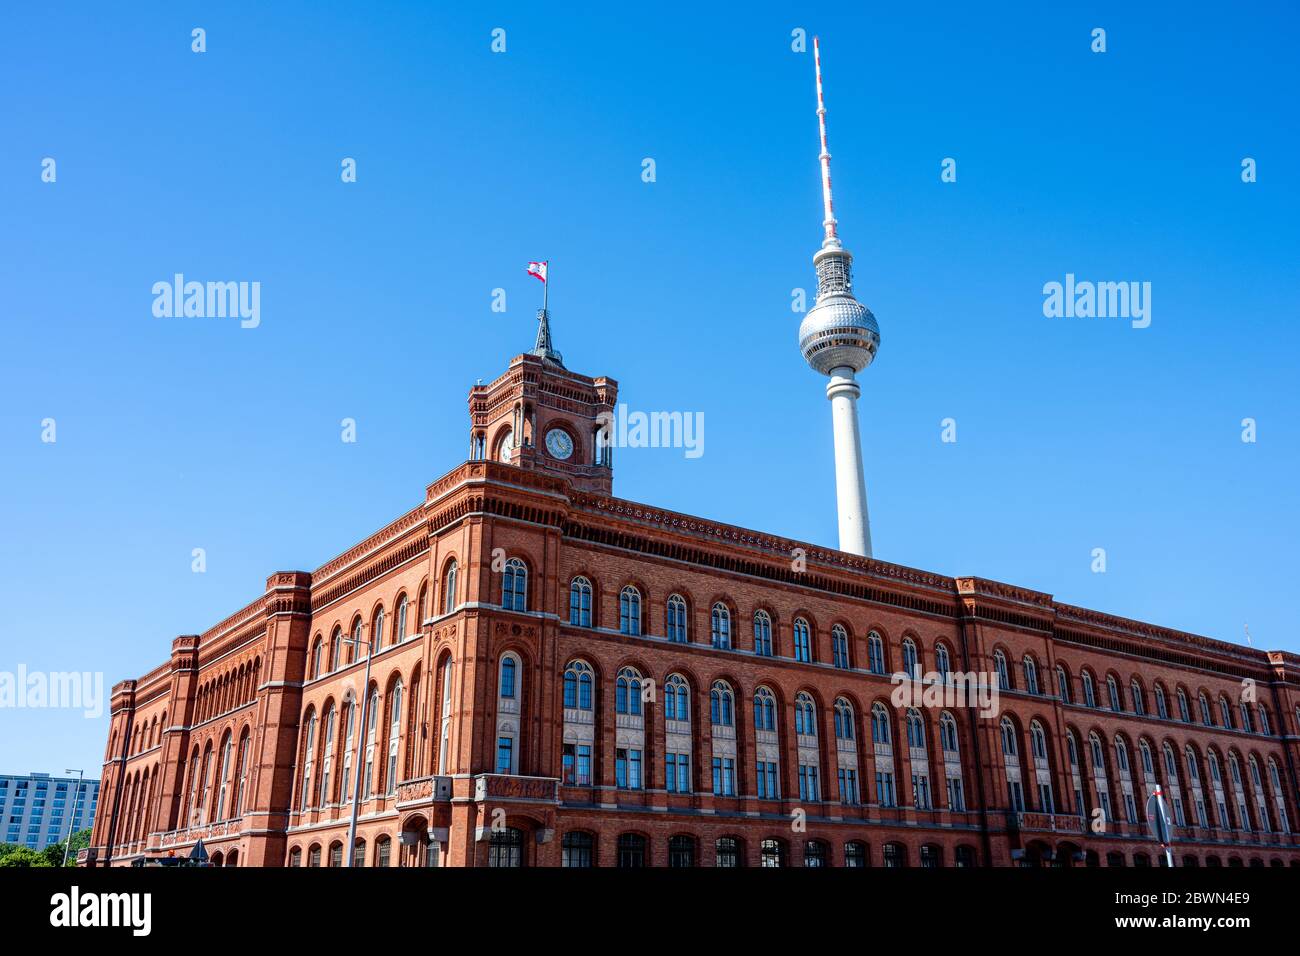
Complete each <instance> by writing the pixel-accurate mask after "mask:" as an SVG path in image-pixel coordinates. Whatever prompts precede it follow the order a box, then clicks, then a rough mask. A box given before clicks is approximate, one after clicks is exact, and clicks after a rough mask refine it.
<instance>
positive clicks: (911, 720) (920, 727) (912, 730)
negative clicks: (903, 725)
mask: <svg viewBox="0 0 1300 956" xmlns="http://www.w3.org/2000/svg"><path fill="white" fill-rule="evenodd" d="M907 746H908V747H910V748H911V749H913V750H924V749H925V721H924V720H922V719H921V712H920V711H918V710H917V709H916V708H914V707H909V708H908V710H907Z"/></svg>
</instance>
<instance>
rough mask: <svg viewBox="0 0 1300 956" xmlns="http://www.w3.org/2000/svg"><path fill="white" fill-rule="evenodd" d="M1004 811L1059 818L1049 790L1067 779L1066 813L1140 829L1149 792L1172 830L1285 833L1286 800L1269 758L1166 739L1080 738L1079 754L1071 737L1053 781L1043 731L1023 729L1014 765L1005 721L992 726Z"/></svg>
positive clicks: (1035, 726) (1013, 727)
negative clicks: (1025, 746)
mask: <svg viewBox="0 0 1300 956" xmlns="http://www.w3.org/2000/svg"><path fill="white" fill-rule="evenodd" d="M999 736H1000V739H1001V751H1002V759H1003V769H1004V774H1005V779H1006V787H1007V806H1008V807H1009V808H1010V809H1012V810H1016V811H1025V810H1028V809H1033V810H1037V811H1038V812H1041V813H1057V812H1062V808H1061V807H1060V806H1059V805H1058V801H1057V797H1056V791H1055V787H1056V785H1057V782H1058V781H1060V780H1067V781H1068V782H1069V786H1070V787H1071V790H1072V793H1071V797H1072V801H1071V803H1072V805H1073V808H1074V809H1073V812H1074V813H1076V814H1084V813H1088V814H1091V813H1092V812H1093V811H1094V810H1098V809H1099V810H1100V811H1101V819H1102V820H1103V821H1117V822H1124V823H1128V824H1133V825H1137V824H1145V823H1146V822H1147V818H1148V809H1147V802H1148V800H1149V799H1150V797H1151V795H1152V794H1153V793H1154V792H1155V790H1156V789H1157V788H1160V789H1161V792H1162V798H1163V799H1164V800H1166V801H1168V804H1169V806H1168V811H1169V812H1170V815H1171V816H1172V818H1173V822H1174V824H1175V825H1176V826H1178V827H1189V826H1190V827H1200V828H1206V829H1225V830H1229V829H1231V830H1242V831H1246V832H1262V833H1289V832H1290V830H1291V824H1290V819H1289V814H1288V812H1287V806H1288V801H1287V797H1286V791H1285V788H1284V786H1283V783H1282V774H1281V770H1280V767H1279V765H1278V762H1277V760H1276V758H1275V757H1273V756H1272V755H1270V756H1268V757H1261V756H1259V755H1257V754H1253V753H1252V754H1249V755H1246V757H1245V759H1244V763H1245V768H1246V769H1245V771H1243V769H1242V764H1243V760H1242V757H1241V755H1239V754H1238V753H1237V752H1236V751H1235V750H1230V751H1228V754H1227V758H1226V766H1227V770H1226V775H1225V770H1224V769H1223V767H1224V758H1223V757H1221V756H1220V752H1219V750H1218V749H1217V748H1215V747H1213V746H1211V747H1208V748H1207V749H1206V751H1205V756H1204V757H1203V758H1202V756H1201V752H1200V750H1199V748H1198V747H1197V746H1196V745H1195V744H1192V743H1188V744H1186V745H1184V746H1182V747H1181V748H1180V747H1179V745H1178V744H1176V743H1174V742H1173V741H1170V740H1166V741H1165V742H1164V743H1163V744H1161V745H1159V747H1158V748H1157V745H1156V743H1155V741H1153V740H1151V739H1150V738H1147V737H1140V738H1139V739H1138V742H1137V746H1136V750H1134V749H1133V745H1132V743H1131V741H1130V740H1129V739H1128V738H1127V737H1126V736H1125V735H1124V734H1122V733H1120V734H1115V735H1114V736H1113V738H1112V739H1111V740H1110V741H1109V742H1106V741H1105V738H1104V736H1103V735H1102V734H1101V733H1100V732H1099V731H1092V732H1090V733H1089V734H1088V735H1087V738H1086V750H1083V749H1081V740H1082V738H1080V737H1079V736H1078V732H1077V731H1076V730H1075V729H1073V728H1069V729H1067V731H1066V735H1065V745H1066V759H1067V763H1068V766H1067V767H1066V768H1065V773H1064V774H1059V775H1058V774H1057V773H1056V770H1055V767H1056V762H1055V754H1054V752H1053V750H1052V748H1051V746H1050V744H1049V736H1048V734H1047V732H1046V731H1045V730H1044V725H1043V723H1042V722H1041V721H1039V720H1038V719H1037V718H1035V719H1033V720H1031V721H1030V724H1029V752H1028V754H1027V755H1025V757H1026V759H1025V761H1024V765H1023V766H1022V760H1021V757H1022V748H1021V745H1020V729H1019V726H1018V724H1017V722H1016V721H1015V719H1014V718H1012V717H1011V716H1010V715H1004V716H1003V718H1002V720H1001V722H1000V724H999Z"/></svg>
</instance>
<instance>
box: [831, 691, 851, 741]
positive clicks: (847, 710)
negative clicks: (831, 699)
mask: <svg viewBox="0 0 1300 956" xmlns="http://www.w3.org/2000/svg"><path fill="white" fill-rule="evenodd" d="M853 738H854V733H853V705H852V704H850V703H849V702H848V701H847V700H845V699H844V698H843V697H837V698H835V739H836V740H852V739H853Z"/></svg>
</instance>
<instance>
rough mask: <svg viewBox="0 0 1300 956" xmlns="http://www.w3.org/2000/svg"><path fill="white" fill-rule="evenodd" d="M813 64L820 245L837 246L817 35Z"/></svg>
mask: <svg viewBox="0 0 1300 956" xmlns="http://www.w3.org/2000/svg"><path fill="white" fill-rule="evenodd" d="M813 66H814V68H815V69H816V72H817V127H818V129H819V131H820V132H821V140H822V151H821V154H820V155H819V156H818V157H817V158H818V160H819V161H820V162H821V166H822V212H823V214H824V218H823V220H822V227H823V228H824V229H825V231H826V238H825V239H823V240H822V246H823V247H837V246H839V244H840V238H839V235H838V233H837V232H836V229H835V226H836V223H835V204H834V203H833V202H832V201H831V151H830V149H829V148H827V145H826V98H825V96H824V95H823V93H822V53H821V45H820V44H819V43H818V42H817V37H813Z"/></svg>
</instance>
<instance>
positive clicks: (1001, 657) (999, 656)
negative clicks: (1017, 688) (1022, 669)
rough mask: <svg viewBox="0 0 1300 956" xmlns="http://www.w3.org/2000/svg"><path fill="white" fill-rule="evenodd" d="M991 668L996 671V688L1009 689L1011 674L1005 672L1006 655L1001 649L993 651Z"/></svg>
mask: <svg viewBox="0 0 1300 956" xmlns="http://www.w3.org/2000/svg"><path fill="white" fill-rule="evenodd" d="M993 669H994V670H996V671H997V672H998V690H1010V689H1011V675H1010V674H1008V673H1007V656H1006V655H1005V654H1003V653H1002V652H1001V651H994V652H993Z"/></svg>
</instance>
